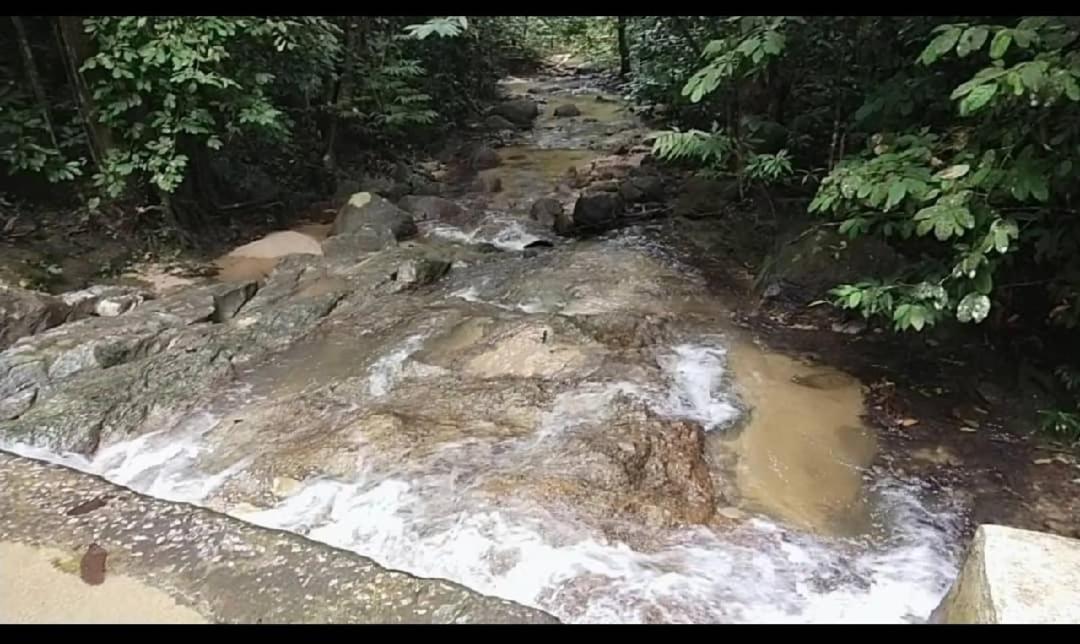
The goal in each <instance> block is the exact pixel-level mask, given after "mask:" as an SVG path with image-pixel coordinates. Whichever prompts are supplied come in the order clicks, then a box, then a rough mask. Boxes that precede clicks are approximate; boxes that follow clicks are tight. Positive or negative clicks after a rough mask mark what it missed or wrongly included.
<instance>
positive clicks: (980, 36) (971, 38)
mask: <svg viewBox="0 0 1080 644" xmlns="http://www.w3.org/2000/svg"><path fill="white" fill-rule="evenodd" d="M988 34H989V32H988V31H987V29H986V27H968V28H967V29H965V30H964V33H963V34H961V36H960V40H959V43H958V44H957V46H956V55H957V56H959V57H961V58H964V57H965V56H967V55H968V54H970V53H971V52H973V51H978V49H979V48H981V47H982V46H983V44H985V43H986V36H987V35H988Z"/></svg>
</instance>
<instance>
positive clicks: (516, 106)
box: [492, 98, 540, 127]
mask: <svg viewBox="0 0 1080 644" xmlns="http://www.w3.org/2000/svg"><path fill="white" fill-rule="evenodd" d="M492 114H493V115H495V116H501V117H503V118H505V119H506V120H508V121H510V122H511V123H513V124H514V125H516V126H518V127H531V126H532V124H533V121H534V120H536V117H537V116H538V115H539V114H540V107H539V106H538V105H537V104H536V101H534V100H532V99H528V98H518V99H514V100H510V101H506V102H504V103H500V104H499V105H496V106H495V107H494V108H493V109H492Z"/></svg>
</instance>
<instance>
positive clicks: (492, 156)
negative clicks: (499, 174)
mask: <svg viewBox="0 0 1080 644" xmlns="http://www.w3.org/2000/svg"><path fill="white" fill-rule="evenodd" d="M500 164H502V159H500V158H499V153H498V152H496V151H495V150H492V149H491V148H489V147H487V146H480V147H479V148H477V149H476V151H474V152H473V153H472V155H471V156H470V157H469V165H470V166H472V168H473V170H489V169H491V168H497V167H498V166H499V165H500Z"/></svg>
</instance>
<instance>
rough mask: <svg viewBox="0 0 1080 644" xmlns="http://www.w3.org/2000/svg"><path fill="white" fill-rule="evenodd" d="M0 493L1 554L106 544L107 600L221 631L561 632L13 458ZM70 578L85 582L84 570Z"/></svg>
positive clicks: (430, 585)
mask: <svg viewBox="0 0 1080 644" xmlns="http://www.w3.org/2000/svg"><path fill="white" fill-rule="evenodd" d="M0 491H2V493H0V504H2V514H0V516H2V520H0V543H6V544H13V543H14V544H22V545H24V546H33V547H35V548H38V549H40V550H39V551H45V552H56V551H61V552H65V553H68V554H69V555H70V556H71V558H72V560H74V561H78V559H79V558H80V557H83V559H85V557H84V554H85V553H86V552H87V551H88V549H89V548H90V545H91V544H96V545H97V547H98V548H100V549H103V550H104V551H105V553H107V557H106V558H105V566H106V570H105V573H104V582H103V583H101V584H100V585H97V586H93V589H94V590H95V591H97V590H105V589H109V587H110V578H111V579H112V581H113V582H114V583H121V582H122V583H130V582H132V581H133V582H135V583H138V584H140V585H142V586H145V587H149V588H151V589H154V590H156V591H160V592H163V593H165V594H167V595H168V596H169V597H171V598H172V600H173V601H174V602H175V604H176V605H177V606H178V607H182V608H184V609H188V610H190V611H193V613H192V614H193V615H194V614H197V615H199V616H201V617H202V618H203V619H205V620H206V621H209V622H215V623H556V621H557V620H556V619H555V618H554V617H552V616H550V615H548V614H546V613H544V612H542V611H539V610H535V609H531V608H526V607H524V606H521V605H518V604H515V603H513V602H509V601H505V600H501V599H497V598H493V597H487V596H484V595H480V594H478V593H476V592H474V591H471V590H469V589H467V588H465V587H463V586H460V585H457V584H454V583H452V582H449V581H443V580H438V579H421V578H418V577H414V576H412V575H409V574H407V573H403V572H397V571H392V570H388V569H386V568H383V567H382V566H379V565H378V564H376V563H375V562H373V561H372V560H370V559H367V558H365V557H361V556H359V555H356V554H353V553H351V552H347V551H344V550H339V549H336V548H332V547H330V546H327V545H324V544H320V543H317V542H314V541H311V540H308V539H305V538H303V537H301V536H298V535H294V534H290V533H286V532H280V531H276V530H269V529H266V528H261V527H258V526H254V525H250V524H247V523H244V522H242V521H239V520H237V519H233V518H231V517H228V516H225V515H221V514H217V513H215V512H211V511H209V510H204V509H201V508H197V507H194V506H191V505H187V504H182V503H172V502H168V501H162V500H159V499H154V498H150V497H146V496H143V495H141V494H137V493H135V492H133V491H131V490H129V489H127V488H123V487H120V486H117V485H113V484H111V483H109V482H107V481H105V480H103V479H101V478H99V477H96V476H91V475H88V474H84V473H81V472H77V471H74V470H71V469H68V468H65V467H60V466H56V465H47V464H44V463H39V462H37V461H33V460H29V459H25V458H22V457H18V456H13V455H10V454H7V453H3V452H0ZM9 550H10V548H9ZM23 551H26V550H25V549H24V550H23ZM95 552H96V551H95ZM54 565H56V566H57V568H59V569H61V570H63V568H64V566H63V563H62V562H54ZM84 567H85V565H84ZM29 568H30V567H24V568H23V569H29ZM16 570H17V569H16ZM66 572H69V573H70V574H71V575H73V576H74V578H75V579H76V580H77V579H78V576H79V574H80V571H79V566H78V565H75V566H74V567H73V570H70V571H66ZM17 574H18V573H17V572H13V571H12V568H11V567H7V568H5V569H3V570H0V584H3V585H4V586H8V585H11V584H21V583H29V581H20V580H19V579H8V578H7V576H8V575H17ZM80 583H83V582H80ZM114 590H115V589H114Z"/></svg>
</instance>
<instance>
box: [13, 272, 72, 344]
mask: <svg viewBox="0 0 1080 644" xmlns="http://www.w3.org/2000/svg"><path fill="white" fill-rule="evenodd" d="M70 312H71V307H70V306H69V305H68V304H66V303H65V302H64V301H63V300H62V299H60V298H58V297H54V296H52V295H47V294H45V293H37V292H35V291H27V290H25V289H21V288H14V287H8V286H2V285H0V351H2V350H4V349H6V348H8V347H9V346H11V345H12V343H14V342H15V341H16V340H18V339H19V338H21V337H24V336H28V335H33V334H35V333H38V332H41V331H44V330H46V329H50V328H52V327H54V326H56V325H58V324H61V323H63V322H64V321H65V320H66V319H67V318H68V315H69V314H70Z"/></svg>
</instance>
